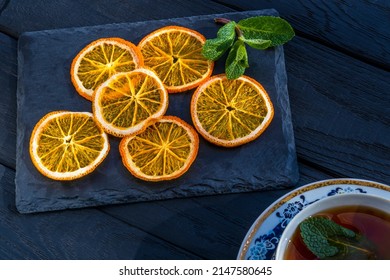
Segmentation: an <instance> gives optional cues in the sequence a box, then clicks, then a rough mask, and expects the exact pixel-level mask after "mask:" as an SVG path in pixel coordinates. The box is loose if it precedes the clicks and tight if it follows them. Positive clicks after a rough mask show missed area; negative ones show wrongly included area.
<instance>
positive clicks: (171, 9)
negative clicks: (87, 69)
mask: <svg viewBox="0 0 390 280" xmlns="http://www.w3.org/2000/svg"><path fill="white" fill-rule="evenodd" d="M145 2H146V3H145ZM229 11H233V10H232V9H230V8H227V7H225V6H223V5H220V4H217V3H212V4H210V3H208V2H206V1H198V2H194V1H181V0H154V1H118V0H116V1H111V0H98V1H96V0H87V1H77V0H71V1H69V0H53V1H44V0H25V1H17V0H10V1H9V3H8V5H7V6H6V7H5V8H4V10H3V12H2V13H1V17H0V31H3V32H5V33H8V34H10V35H12V36H15V37H17V36H19V35H20V34H21V33H22V32H25V31H33V30H43V29H55V28H64V27H76V26H90V25H97V24H106V23H116V22H136V21H144V20H149V19H164V18H176V17H184V16H192V15H203V14H214V13H220V12H229Z"/></svg>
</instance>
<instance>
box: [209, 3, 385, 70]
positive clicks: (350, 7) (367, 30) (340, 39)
mask: <svg viewBox="0 0 390 280" xmlns="http://www.w3.org/2000/svg"><path fill="white" fill-rule="evenodd" d="M217 2H218V3H221V4H225V5H228V6H230V7H232V8H235V9H238V10H259V9H268V8H275V9H276V10H278V11H279V13H280V15H281V16H282V17H283V18H285V19H287V20H288V21H289V22H290V23H291V24H292V26H293V27H294V29H296V30H297V31H298V33H299V34H300V35H303V36H306V37H308V38H310V39H314V40H317V41H319V42H321V43H323V44H327V45H329V46H332V47H333V48H335V49H337V50H341V51H343V52H345V53H348V54H350V55H352V56H354V57H359V58H361V59H364V60H367V61H369V62H372V63H374V64H376V65H379V66H381V67H383V68H385V69H387V70H389V69H390V48H389V47H388V45H389V40H390V28H389V26H390V1H387V0H379V1H378V0H367V1H356V0H345V1H338V0H311V1H307V0H293V1H291V0H258V1H252V0H241V1H239V2H238V1H235V0H218V1H217Z"/></svg>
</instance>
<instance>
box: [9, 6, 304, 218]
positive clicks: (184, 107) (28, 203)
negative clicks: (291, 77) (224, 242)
mask: <svg viewBox="0 0 390 280" xmlns="http://www.w3.org/2000/svg"><path fill="white" fill-rule="evenodd" d="M257 15H277V12H276V11H275V10H262V11H251V12H239V13H229V14H219V15H207V16H196V17H188V18H178V19H168V20H159V21H148V22H138V23H121V24H110V25H102V26H93V27H82V28H70V29H57V30H46V31H37V32H27V33H24V34H22V35H21V37H20V39H19V45H18V71H19V72H18V90H17V103H18V109H17V110H18V118H17V149H16V151H17V156H16V179H15V182H16V206H17V209H18V211H19V212H21V213H33V212H44V211H53V210H61V209H70V208H82V207H90V206H98V205H107V204H117V203H129V202H137V201H150V200H161V199H169V198H177V197H193V196H201V195H214V194H225V193H237V192H248V191H258V190H269V189H280V188H288V187H291V186H293V185H294V184H295V183H296V182H297V180H298V176H299V175H298V167H297V161H296V151H295V143H294V136H293V128H292V122H291V114H290V107H289V99H288V92H287V77H286V72H285V64H284V55H283V48H282V47H277V48H275V49H270V50H266V51H255V50H251V49H248V54H249V57H250V68H249V69H248V70H247V72H246V75H248V76H251V77H253V78H255V79H256V80H258V81H259V82H260V83H262V85H263V86H264V88H265V89H266V90H267V92H268V94H269V95H270V97H271V100H272V102H273V104H274V107H275V115H274V119H273V121H272V123H271V124H270V126H269V127H268V129H267V130H266V131H265V132H264V133H263V134H262V135H261V136H260V137H259V138H258V139H256V140H255V141H253V142H251V143H248V144H246V145H243V146H240V147H237V148H230V149H227V148H222V147H217V146H215V145H213V144H210V143H208V142H207V141H205V140H204V139H202V138H201V139H200V147H199V153H198V157H197V159H196V160H195V162H194V163H193V165H192V166H191V168H190V169H189V170H188V172H187V173H186V174H184V175H183V176H182V177H180V178H178V179H175V180H172V181H165V182H145V181H142V180H139V179H136V178H134V177H133V176H132V175H131V174H130V173H129V172H128V171H127V170H126V169H125V167H124V166H123V165H122V162H121V160H120V155H119V151H118V144H119V140H120V139H118V138H115V137H110V144H111V151H110V153H109V155H108V157H107V158H106V159H105V161H104V162H103V163H102V164H101V165H100V166H99V167H98V168H97V169H96V170H95V171H94V172H93V173H92V174H90V175H87V176H86V177H84V178H81V179H78V180H75V181H71V182H59V181H53V180H51V179H48V178H46V177H44V176H43V175H41V174H40V173H39V172H38V171H37V170H36V169H35V167H34V166H33V164H32V162H31V159H30V155H29V139H30V135H31V132H32V129H33V127H34V126H35V124H36V123H37V122H38V120H39V119H40V118H41V117H43V116H44V115H45V114H47V113H48V112H50V111H54V110H70V111H89V112H91V103H90V102H89V101H87V100H85V99H84V98H82V97H81V96H79V95H78V94H77V93H76V91H75V89H74V87H73V85H72V84H71V81H70V74H69V70H70V64H71V62H72V59H73V58H74V57H75V56H76V54H77V53H78V52H79V51H80V50H81V49H82V48H83V47H84V46H85V45H87V44H88V43H89V42H91V41H93V40H95V39H98V38H101V37H121V38H124V39H126V40H129V41H132V42H133V43H135V44H138V42H139V41H140V40H141V39H142V38H143V37H144V36H145V35H146V34H147V33H149V32H151V31H153V30H155V29H157V28H159V27H162V26H166V25H182V26H186V27H188V28H192V29H195V30H197V31H199V32H200V33H202V34H204V35H205V37H206V38H213V37H215V35H216V33H217V31H218V28H219V27H220V26H218V25H216V24H215V23H214V21H213V19H214V18H215V17H226V18H230V19H232V20H236V21H238V20H240V19H242V18H246V17H251V16H257ZM223 70H224V61H223V60H220V61H219V62H217V63H216V66H215V69H214V74H218V73H222V72H223ZM192 92H193V91H189V92H184V93H178V94H172V95H170V100H169V102H170V104H169V109H168V112H167V114H166V115H176V116H179V117H181V118H182V119H184V120H185V121H187V122H188V123H190V124H192V121H191V117H190V113H189V104H190V99H191V94H192Z"/></svg>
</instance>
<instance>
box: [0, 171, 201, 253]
mask: <svg viewBox="0 0 390 280" xmlns="http://www.w3.org/2000/svg"><path fill="white" fill-rule="evenodd" d="M14 179H15V171H13V170H12V169H9V168H7V167H4V166H2V165H0V196H1V199H0V233H1V234H0V259H198V258H199V257H198V256H196V255H193V254H191V253H189V252H188V251H186V250H184V249H182V248H180V247H177V246H176V245H174V243H167V242H166V241H163V240H161V239H159V238H157V237H155V236H153V235H152V234H150V233H147V232H145V231H143V230H140V229H138V228H136V227H132V226H129V225H128V224H126V223H123V222H122V221H120V220H117V219H113V218H112V217H111V216H110V215H107V214H104V213H103V212H101V211H99V210H96V209H92V208H89V209H83V210H74V211H66V212H51V213H41V214H33V215H21V214H19V213H18V212H17V210H16V208H15V202H14V201H15V185H14Z"/></svg>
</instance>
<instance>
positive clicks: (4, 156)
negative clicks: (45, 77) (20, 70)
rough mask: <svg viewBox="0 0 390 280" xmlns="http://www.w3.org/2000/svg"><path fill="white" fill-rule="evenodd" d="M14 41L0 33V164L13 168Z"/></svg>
mask: <svg viewBox="0 0 390 280" xmlns="http://www.w3.org/2000/svg"><path fill="white" fill-rule="evenodd" d="M16 45H17V42H16V40H15V39H13V38H11V37H9V36H7V35H4V34H3V33H0V58H1V59H0V85H1V91H0V131H1V132H0V147H1V148H0V164H3V165H5V166H9V167H12V168H15V147H16V83H17V62H16Z"/></svg>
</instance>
